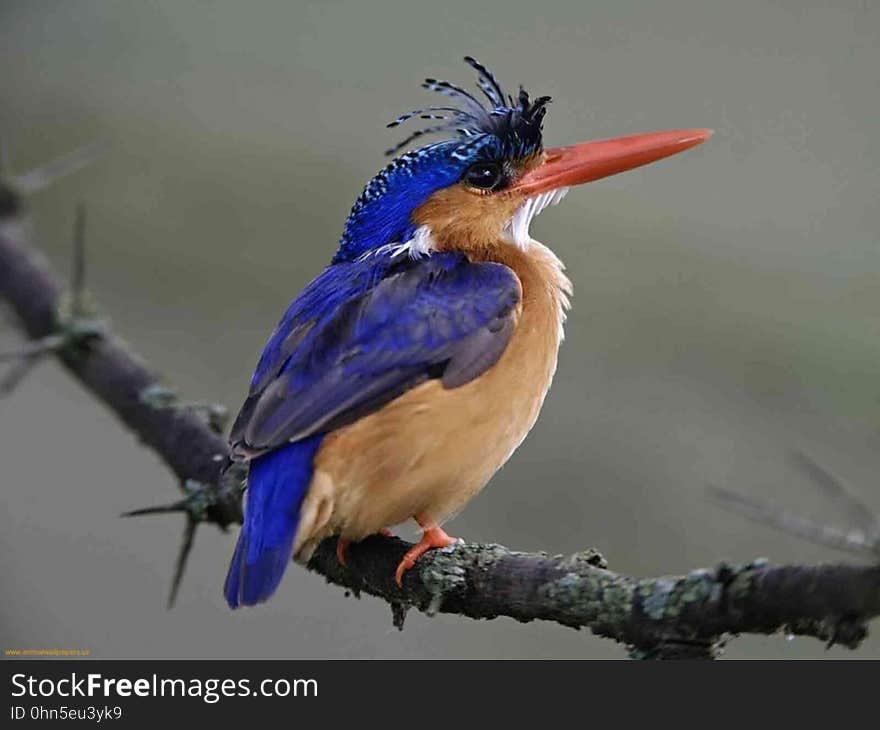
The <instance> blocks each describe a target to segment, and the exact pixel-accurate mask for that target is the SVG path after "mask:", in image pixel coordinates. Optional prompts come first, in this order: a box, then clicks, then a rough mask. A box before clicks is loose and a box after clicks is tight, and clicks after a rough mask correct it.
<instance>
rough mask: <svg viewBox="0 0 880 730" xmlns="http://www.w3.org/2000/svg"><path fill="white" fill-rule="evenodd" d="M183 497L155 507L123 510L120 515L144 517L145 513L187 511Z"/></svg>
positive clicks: (161, 513)
mask: <svg viewBox="0 0 880 730" xmlns="http://www.w3.org/2000/svg"><path fill="white" fill-rule="evenodd" d="M188 511H189V510H188V508H187V503H186V500H185V499H181V500H180V501H178V502H172V503H171V504H160V505H157V506H155V507H141V509H133V510H131V511H129V512H123V513H122V514H121V515H119V516H120V517H144V516H145V515H167V514H171V513H172V512H188Z"/></svg>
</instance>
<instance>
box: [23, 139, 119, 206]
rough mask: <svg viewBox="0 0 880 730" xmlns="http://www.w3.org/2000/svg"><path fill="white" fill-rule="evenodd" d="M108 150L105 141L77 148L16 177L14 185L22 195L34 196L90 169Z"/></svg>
mask: <svg viewBox="0 0 880 730" xmlns="http://www.w3.org/2000/svg"><path fill="white" fill-rule="evenodd" d="M106 149H107V144H106V143H105V142H103V141H97V142H91V143H90V144H87V145H83V146H82V147H77V148H76V149H75V150H73V152H70V153H68V154H66V155H63V156H61V157H57V158H55V159H54V160H51V161H50V162H47V163H46V164H45V165H42V166H40V167H37V168H36V169H34V170H31V171H30V172H26V173H24V174H23V175H19V176H18V177H14V178H13V179H12V185H13V187H14V188H16V189H17V190H18V191H19V192H20V193H21V194H22V195H32V194H34V193H37V192H40V191H41V190H45V189H46V188H47V187H49V186H50V185H51V184H52V183H54V182H57V181H58V180H61V179H62V178H65V177H67V176H68V175H72V174H73V173H75V172H78V171H79V170H82V169H83V168H85V167H88V166H89V165H91V164H92V163H93V162H94V161H95V160H97V159H98V158H99V157H100V156H101V155H102V154H104V151H105V150H106Z"/></svg>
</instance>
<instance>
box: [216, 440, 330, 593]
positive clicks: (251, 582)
mask: <svg viewBox="0 0 880 730" xmlns="http://www.w3.org/2000/svg"><path fill="white" fill-rule="evenodd" d="M322 438H323V434H318V435H315V436H310V437H308V438H306V439H303V440H302V441H297V442H295V443H292V444H288V445H287V446H282V447H281V448H279V449H276V450H275V451H270V452H269V453H268V454H264V455H263V456H259V457H257V458H256V459H254V460H253V461H252V462H251V469H250V475H249V476H248V488H247V492H246V493H245V510H244V525H242V528H241V533H240V534H239V536H238V544H237V545H236V546H235V554H234V555H233V556H232V562H231V563H230V564H229V572H228V573H227V575H226V585H225V586H224V588H223V591H224V593H225V594H226V602H227V603H228V604H229V607H230V608H238V607H239V606H241V605H244V606H253V605H254V604H256V603H262V602H263V601H265V600H266V599H268V598H269V597H270V596H271V595H272V594H273V593H274V592H275V589H276V588H278V584H279V583H281V577H282V576H283V575H284V571H285V570H286V569H287V564H288V563H289V562H290V558H291V554H292V553H293V539H294V537H295V536H296V528H297V525H298V524H299V510H300V507H301V506H302V503H303V499H304V498H305V496H306V490H308V488H309V483H310V482H311V480H312V462H313V460H314V458H315V453H316V452H317V451H318V447H319V446H320V445H321V439H322Z"/></svg>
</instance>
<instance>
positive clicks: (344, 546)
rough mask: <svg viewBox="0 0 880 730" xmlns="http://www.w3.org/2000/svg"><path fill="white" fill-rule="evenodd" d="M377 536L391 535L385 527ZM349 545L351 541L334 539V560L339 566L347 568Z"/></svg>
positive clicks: (341, 538)
mask: <svg viewBox="0 0 880 730" xmlns="http://www.w3.org/2000/svg"><path fill="white" fill-rule="evenodd" d="M377 534H379V535H384V536H385V537H391V536H392V534H393V533H392V532H391V530H389V529H388V528H387V527H383V528H382V529H381V530H379V532H378V533H377ZM349 545H351V540H346V539H345V538H344V537H339V538H337V539H336V559H337V560H338V561H339V564H340V565H345V566H346V567H347V566H348V546H349Z"/></svg>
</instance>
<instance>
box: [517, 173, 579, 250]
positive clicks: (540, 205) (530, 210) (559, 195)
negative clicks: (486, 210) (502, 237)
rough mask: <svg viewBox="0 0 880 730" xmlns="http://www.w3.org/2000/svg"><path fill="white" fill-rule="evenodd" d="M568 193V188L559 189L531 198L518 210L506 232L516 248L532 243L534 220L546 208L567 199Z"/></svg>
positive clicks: (525, 246)
mask: <svg viewBox="0 0 880 730" xmlns="http://www.w3.org/2000/svg"><path fill="white" fill-rule="evenodd" d="M567 192H568V188H558V189H556V190H548V191H547V192H546V193H541V194H540V195H536V196H535V197H533V198H529V199H528V200H526V201H525V202H524V203H523V204H522V205H521V206H519V208H517V209H516V212H515V213H514V214H513V216H512V217H511V218H510V220H509V221H508V222H507V225H506V226H505V228H504V232H505V233H506V234H507V235H508V237H509V238H510V240H511V241H512V242H513V243H514V244H515V245H516V246H519V247H520V248H527V247H528V245H529V244H530V243H531V242H532V237H531V236H530V235H529V226H530V225H531V223H532V219H533V218H534V217H535V216H536V215H538V214H539V213H540V212H541V211H542V210H544V209H545V208H547V207H549V206H551V205H556V204H557V203H558V202H559V201H560V200H562V199H563V198H564V197H565V194H566V193H567Z"/></svg>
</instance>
